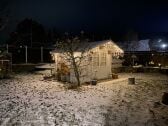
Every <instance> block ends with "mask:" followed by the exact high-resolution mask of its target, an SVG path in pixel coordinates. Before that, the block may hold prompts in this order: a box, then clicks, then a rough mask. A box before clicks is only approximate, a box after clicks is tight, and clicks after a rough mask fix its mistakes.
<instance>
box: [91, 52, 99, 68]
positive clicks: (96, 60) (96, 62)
mask: <svg viewBox="0 0 168 126" xmlns="http://www.w3.org/2000/svg"><path fill="white" fill-rule="evenodd" d="M92 62H93V66H99V54H98V53H94V54H93V59H92Z"/></svg>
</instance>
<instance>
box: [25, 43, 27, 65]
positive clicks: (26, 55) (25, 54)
mask: <svg viewBox="0 0 168 126" xmlns="http://www.w3.org/2000/svg"><path fill="white" fill-rule="evenodd" d="M25 58H26V59H25V60H26V64H27V46H25Z"/></svg>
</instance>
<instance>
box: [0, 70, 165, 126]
mask: <svg viewBox="0 0 168 126" xmlns="http://www.w3.org/2000/svg"><path fill="white" fill-rule="evenodd" d="M130 76H132V75H131V74H121V75H120V76H119V77H120V79H118V80H112V81H109V82H101V83H99V84H98V85H96V86H91V85H88V86H86V85H85V86H82V87H81V88H80V89H78V90H66V89H65V88H64V86H63V84H61V83H59V82H56V81H43V77H42V75H40V74H20V75H17V76H15V77H14V78H13V79H8V80H0V125H2V126H55V125H59V126H78V125H79V126H168V106H166V105H163V104H162V103H161V97H162V94H163V92H164V91H168V76H166V75H161V74H141V73H139V74H135V75H134V76H135V77H136V85H128V84H127V78H128V77H130Z"/></svg>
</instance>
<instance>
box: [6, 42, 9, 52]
mask: <svg viewBox="0 0 168 126" xmlns="http://www.w3.org/2000/svg"><path fill="white" fill-rule="evenodd" d="M6 52H7V53H8V52H9V46H8V44H7V45H6Z"/></svg>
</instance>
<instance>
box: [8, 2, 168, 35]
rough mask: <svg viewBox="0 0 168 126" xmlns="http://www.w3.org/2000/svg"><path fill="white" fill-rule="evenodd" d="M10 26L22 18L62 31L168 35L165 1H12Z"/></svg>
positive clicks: (167, 6) (166, 3)
mask: <svg viewBox="0 0 168 126" xmlns="http://www.w3.org/2000/svg"><path fill="white" fill-rule="evenodd" d="M12 2H13V3H12V4H11V5H10V10H11V14H10V15H11V19H10V22H11V24H12V26H15V24H16V23H18V22H19V21H21V20H22V19H24V18H32V19H34V20H37V21H38V22H40V23H41V24H43V25H44V26H46V27H48V28H51V27H55V28H57V29H60V30H63V31H72V32H76V31H80V30H84V31H93V32H124V31H128V30H135V31H138V32H168V2H166V0H165V1H162V0H158V1H154V0H13V1H12Z"/></svg>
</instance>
